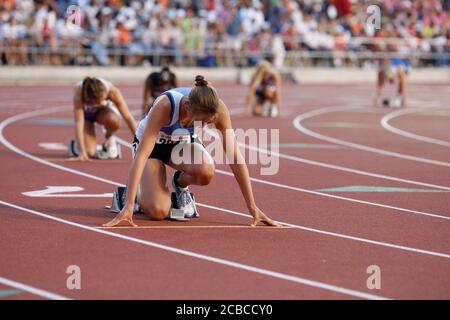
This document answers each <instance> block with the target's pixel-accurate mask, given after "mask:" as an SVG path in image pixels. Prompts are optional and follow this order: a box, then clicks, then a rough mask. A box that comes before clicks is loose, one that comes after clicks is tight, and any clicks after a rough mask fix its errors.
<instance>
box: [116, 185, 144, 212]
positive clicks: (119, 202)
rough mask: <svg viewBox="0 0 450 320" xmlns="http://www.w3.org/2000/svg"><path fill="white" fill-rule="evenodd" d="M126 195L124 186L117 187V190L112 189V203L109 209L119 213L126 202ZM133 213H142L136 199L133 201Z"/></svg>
mask: <svg viewBox="0 0 450 320" xmlns="http://www.w3.org/2000/svg"><path fill="white" fill-rule="evenodd" d="M126 195H127V188H126V187H117V191H114V193H113V197H112V203H111V207H110V210H111V211H112V212H115V213H119V212H120V211H121V210H122V209H123V207H124V206H125V202H126ZM133 213H134V214H139V213H142V211H141V208H140V207H139V204H138V203H137V201H135V203H134V208H133Z"/></svg>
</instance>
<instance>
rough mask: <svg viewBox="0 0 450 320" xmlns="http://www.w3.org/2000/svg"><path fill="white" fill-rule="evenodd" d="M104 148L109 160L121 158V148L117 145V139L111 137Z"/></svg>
mask: <svg viewBox="0 0 450 320" xmlns="http://www.w3.org/2000/svg"><path fill="white" fill-rule="evenodd" d="M103 147H104V149H105V151H106V154H107V156H108V158H109V159H117V158H119V147H118V145H117V141H116V137H115V136H111V137H109V138H108V140H106V141H105V143H104V144H103Z"/></svg>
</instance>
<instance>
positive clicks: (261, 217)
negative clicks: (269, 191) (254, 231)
mask: <svg viewBox="0 0 450 320" xmlns="http://www.w3.org/2000/svg"><path fill="white" fill-rule="evenodd" d="M250 213H251V214H252V216H253V223H252V224H251V226H252V227H256V226H257V225H258V223H259V222H262V223H264V224H265V225H268V226H272V227H281V224H279V223H278V222H275V221H273V220H272V219H270V218H269V217H268V216H266V215H265V214H264V212H262V211H261V210H260V209H259V208H256V209H254V210H250Z"/></svg>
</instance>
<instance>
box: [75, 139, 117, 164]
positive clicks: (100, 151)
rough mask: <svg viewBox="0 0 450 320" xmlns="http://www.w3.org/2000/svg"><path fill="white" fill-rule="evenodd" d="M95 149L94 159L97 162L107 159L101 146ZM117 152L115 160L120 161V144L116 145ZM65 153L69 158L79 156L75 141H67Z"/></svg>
mask: <svg viewBox="0 0 450 320" xmlns="http://www.w3.org/2000/svg"><path fill="white" fill-rule="evenodd" d="M95 149H96V150H95V151H96V152H95V158H96V159H99V160H107V159H109V157H108V154H107V153H106V150H105V148H104V147H103V146H102V145H101V144H98V145H96V148H95ZM117 150H118V151H119V154H118V157H117V158H116V159H120V158H122V148H121V146H120V144H117ZM67 153H68V155H69V157H78V155H79V154H80V152H79V151H78V146H77V142H76V141H75V140H70V141H69V145H68V146H67Z"/></svg>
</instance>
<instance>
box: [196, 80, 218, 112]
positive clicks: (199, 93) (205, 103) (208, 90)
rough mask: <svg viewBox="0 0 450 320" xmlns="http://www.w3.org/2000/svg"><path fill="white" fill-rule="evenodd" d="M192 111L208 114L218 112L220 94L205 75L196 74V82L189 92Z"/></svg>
mask: <svg viewBox="0 0 450 320" xmlns="http://www.w3.org/2000/svg"><path fill="white" fill-rule="evenodd" d="M189 103H190V105H191V107H190V108H191V111H192V112H194V113H204V114H208V115H212V114H216V113H217V112H218V108H219V96H218V95H217V91H216V89H214V87H212V86H211V85H210V83H209V82H208V81H207V80H206V79H205V77H204V76H200V75H198V76H196V77H195V84H194V87H193V88H192V90H191V92H190V93H189Z"/></svg>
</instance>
